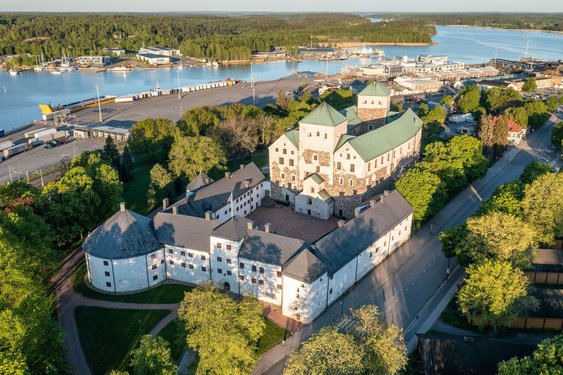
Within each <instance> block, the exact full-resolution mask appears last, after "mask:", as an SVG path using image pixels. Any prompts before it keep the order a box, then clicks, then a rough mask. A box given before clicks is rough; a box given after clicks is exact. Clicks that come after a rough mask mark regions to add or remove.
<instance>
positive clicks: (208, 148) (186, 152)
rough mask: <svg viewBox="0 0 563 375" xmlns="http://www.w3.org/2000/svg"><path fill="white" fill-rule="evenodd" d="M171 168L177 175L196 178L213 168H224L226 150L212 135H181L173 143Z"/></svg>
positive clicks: (170, 157) (170, 156)
mask: <svg viewBox="0 0 563 375" xmlns="http://www.w3.org/2000/svg"><path fill="white" fill-rule="evenodd" d="M169 159H170V163H169V168H170V170H171V171H172V173H173V174H174V175H175V176H185V177H187V178H188V179H190V180H191V179H193V178H195V177H196V176H197V175H198V174H199V173H202V172H208V171H209V170H210V169H211V168H214V167H216V168H218V169H219V170H221V169H223V168H224V165H225V163H226V156H225V152H224V151H223V150H222V149H221V146H220V145H219V144H218V143H217V141H215V140H214V139H213V138H210V137H204V136H202V137H180V138H178V139H177V140H176V142H174V144H173V145H172V149H171V150H170V155H169Z"/></svg>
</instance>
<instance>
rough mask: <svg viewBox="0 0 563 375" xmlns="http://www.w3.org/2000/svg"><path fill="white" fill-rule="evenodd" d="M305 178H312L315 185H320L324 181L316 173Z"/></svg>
mask: <svg viewBox="0 0 563 375" xmlns="http://www.w3.org/2000/svg"><path fill="white" fill-rule="evenodd" d="M307 178H312V179H313V181H315V182H316V183H317V184H322V183H323V182H324V181H325V180H324V178H322V177H321V175H320V174H318V173H313V174H312V175H310V176H309V177H307Z"/></svg>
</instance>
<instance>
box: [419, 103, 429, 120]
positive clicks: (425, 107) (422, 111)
mask: <svg viewBox="0 0 563 375" xmlns="http://www.w3.org/2000/svg"><path fill="white" fill-rule="evenodd" d="M429 112H430V108H429V107H428V104H427V103H420V105H419V106H418V115H419V116H420V117H424V116H426V115H427V114H428V113H429Z"/></svg>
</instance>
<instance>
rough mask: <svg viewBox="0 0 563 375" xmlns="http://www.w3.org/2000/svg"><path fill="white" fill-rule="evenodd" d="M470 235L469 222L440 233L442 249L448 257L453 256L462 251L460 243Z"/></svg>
mask: <svg viewBox="0 0 563 375" xmlns="http://www.w3.org/2000/svg"><path fill="white" fill-rule="evenodd" d="M467 235H468V230H467V224H466V223H463V224H460V225H458V226H455V227H453V228H450V229H448V230H446V231H443V232H442V233H440V242H441V243H442V251H443V252H444V255H445V256H446V258H453V257H455V256H457V254H458V253H461V252H462V251H463V250H460V245H461V244H462V243H463V242H464V241H465V240H466V238H467Z"/></svg>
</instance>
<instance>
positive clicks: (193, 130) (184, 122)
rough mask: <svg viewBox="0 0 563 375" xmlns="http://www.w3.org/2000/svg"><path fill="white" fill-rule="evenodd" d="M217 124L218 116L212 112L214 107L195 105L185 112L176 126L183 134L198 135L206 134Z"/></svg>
mask: <svg viewBox="0 0 563 375" xmlns="http://www.w3.org/2000/svg"><path fill="white" fill-rule="evenodd" d="M217 124H219V118H218V117H217V115H216V114H215V112H214V107H211V106H205V107H196V108H194V109H191V110H189V111H187V112H185V113H184V114H183V115H182V118H181V119H180V120H179V121H178V127H179V128H180V129H181V130H182V132H183V133H184V135H188V136H192V137H193V136H200V135H207V134H208V132H209V131H210V130H212V129H214V128H215V127H216V126H217Z"/></svg>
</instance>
